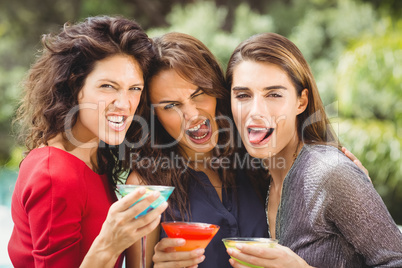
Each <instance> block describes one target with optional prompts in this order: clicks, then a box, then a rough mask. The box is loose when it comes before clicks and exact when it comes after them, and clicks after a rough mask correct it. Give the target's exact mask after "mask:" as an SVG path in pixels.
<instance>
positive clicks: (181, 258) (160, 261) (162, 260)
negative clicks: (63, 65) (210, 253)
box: [152, 238, 205, 268]
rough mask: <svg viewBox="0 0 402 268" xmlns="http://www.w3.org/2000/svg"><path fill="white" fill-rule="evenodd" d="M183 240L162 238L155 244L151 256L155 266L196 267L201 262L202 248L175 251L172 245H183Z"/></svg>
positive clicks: (202, 257)
mask: <svg viewBox="0 0 402 268" xmlns="http://www.w3.org/2000/svg"><path fill="white" fill-rule="evenodd" d="M184 244H185V240H184V239H181V238H176V239H172V238H164V239H162V240H161V241H160V242H159V243H158V244H157V245H156V246H155V254H154V256H153V257H152V260H153V262H154V267H155V268H162V267H164V268H165V267H197V266H198V264H199V263H201V262H203V261H204V259H205V256H204V255H203V254H204V252H205V250H204V249H195V250H192V251H175V250H174V247H176V246H183V245H184Z"/></svg>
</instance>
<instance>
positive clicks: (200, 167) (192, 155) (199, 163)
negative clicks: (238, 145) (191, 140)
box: [183, 150, 213, 171]
mask: <svg viewBox="0 0 402 268" xmlns="http://www.w3.org/2000/svg"><path fill="white" fill-rule="evenodd" d="M183 155H184V157H185V158H186V162H187V163H188V165H189V167H191V168H192V169H194V170H197V171H205V170H208V169H211V160H213V159H212V158H213V154H212V151H208V152H195V151H189V150H187V151H184V153H183Z"/></svg>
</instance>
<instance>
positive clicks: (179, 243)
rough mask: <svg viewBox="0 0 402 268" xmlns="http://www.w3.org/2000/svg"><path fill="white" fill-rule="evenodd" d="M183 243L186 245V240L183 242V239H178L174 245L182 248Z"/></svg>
mask: <svg viewBox="0 0 402 268" xmlns="http://www.w3.org/2000/svg"><path fill="white" fill-rule="evenodd" d="M185 243H186V240H184V239H178V240H177V241H176V244H177V245H178V246H183V245H184V244H185Z"/></svg>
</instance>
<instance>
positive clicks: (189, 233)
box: [161, 221, 219, 251]
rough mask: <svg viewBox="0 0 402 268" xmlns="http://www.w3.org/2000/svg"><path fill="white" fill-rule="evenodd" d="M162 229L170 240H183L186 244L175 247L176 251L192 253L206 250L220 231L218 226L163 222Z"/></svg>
mask: <svg viewBox="0 0 402 268" xmlns="http://www.w3.org/2000/svg"><path fill="white" fill-rule="evenodd" d="M161 224H162V227H163V229H164V230H165V232H166V234H167V236H168V237H169V238H183V239H185V240H186V244H185V245H184V246H181V247H175V250H176V251H190V250H193V249H196V248H206V247H207V246H208V244H209V242H210V241H211V239H212V238H213V237H214V236H215V234H216V233H217V232H218V230H219V226H218V225H214V224H209V223H199V222H180V221H174V222H162V223H161Z"/></svg>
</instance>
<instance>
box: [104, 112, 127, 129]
mask: <svg viewBox="0 0 402 268" xmlns="http://www.w3.org/2000/svg"><path fill="white" fill-rule="evenodd" d="M106 118H107V121H108V123H109V126H110V127H111V128H112V129H114V130H116V131H122V130H124V129H125V128H126V119H127V117H125V116H122V115H117V116H116V115H113V116H107V117H106Z"/></svg>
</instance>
